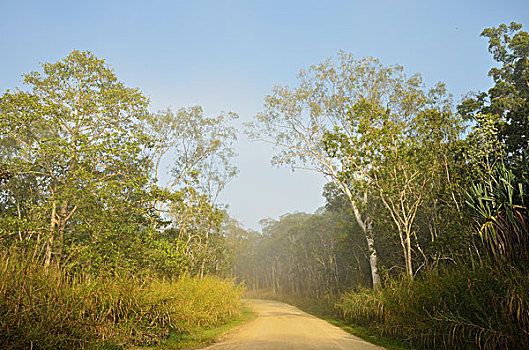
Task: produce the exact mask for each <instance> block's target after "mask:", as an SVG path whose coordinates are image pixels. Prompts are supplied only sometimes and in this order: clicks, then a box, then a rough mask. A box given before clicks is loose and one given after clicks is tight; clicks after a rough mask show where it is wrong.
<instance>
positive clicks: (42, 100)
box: [0, 51, 153, 265]
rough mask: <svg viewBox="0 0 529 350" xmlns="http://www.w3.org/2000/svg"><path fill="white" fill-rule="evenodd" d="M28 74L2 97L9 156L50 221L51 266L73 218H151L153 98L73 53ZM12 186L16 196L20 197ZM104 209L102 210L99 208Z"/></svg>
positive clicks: (86, 55) (1, 125)
mask: <svg viewBox="0 0 529 350" xmlns="http://www.w3.org/2000/svg"><path fill="white" fill-rule="evenodd" d="M42 68H43V72H42V73H39V72H32V73H29V74H26V75H24V83H25V84H26V85H28V86H29V88H28V89H27V90H26V91H25V90H19V89H16V90H15V91H14V92H11V91H9V90H8V91H7V92H6V93H5V94H4V95H3V96H2V97H1V98H0V115H1V121H0V135H1V136H0V137H1V140H0V141H1V142H2V143H3V144H7V145H9V147H7V148H4V149H3V150H2V156H3V158H5V160H4V161H6V162H7V166H8V168H9V169H10V171H11V172H12V175H13V178H16V179H17V181H19V182H25V183H28V182H32V186H31V189H32V191H33V192H34V195H33V196H32V197H31V198H28V199H30V200H31V201H26V203H25V205H26V206H28V207H33V208H38V211H40V212H41V215H40V217H41V218H45V217H47V218H48V219H47V220H48V228H47V229H46V231H45V232H46V237H47V238H46V240H45V257H44V260H45V264H46V265H49V264H50V263H51V262H52V261H55V262H57V263H58V262H59V261H60V260H61V258H62V256H63V251H64V242H65V234H66V232H67V228H68V225H70V223H73V222H75V223H80V222H84V223H88V222H89V221H90V220H89V219H90V218H91V217H93V215H96V214H97V213H99V214H102V213H106V214H105V215H107V214H109V215H108V216H107V218H112V217H114V218H122V219H123V218H131V219H132V218H133V217H135V218H138V217H141V216H144V215H145V213H146V212H148V211H147V210H145V209H146V206H148V200H146V193H147V192H148V191H147V190H148V186H147V185H148V183H147V176H148V174H149V167H150V162H149V161H148V157H147V152H148V150H149V148H150V147H152V145H153V140H152V139H151V138H150V137H149V136H148V135H147V134H146V133H145V132H144V129H145V124H144V123H145V121H146V120H147V119H148V118H149V113H148V112H147V109H146V108H147V105H148V100H147V98H146V97H145V96H143V95H142V94H141V92H140V91H139V90H138V89H134V88H128V87H125V86H124V85H123V83H121V82H119V81H118V79H117V77H116V76H115V74H114V72H113V71H112V69H111V68H109V67H108V66H107V65H106V64H105V61H104V60H102V59H99V58H97V57H95V56H94V55H93V54H92V53H90V52H80V51H72V52H71V53H70V54H69V55H68V56H67V57H66V58H65V59H63V60H60V61H58V62H55V63H44V64H43V65H42ZM18 190H19V188H11V197H12V198H15V197H17V198H21V196H20V195H19V194H17V191H18ZM96 209H99V210H96Z"/></svg>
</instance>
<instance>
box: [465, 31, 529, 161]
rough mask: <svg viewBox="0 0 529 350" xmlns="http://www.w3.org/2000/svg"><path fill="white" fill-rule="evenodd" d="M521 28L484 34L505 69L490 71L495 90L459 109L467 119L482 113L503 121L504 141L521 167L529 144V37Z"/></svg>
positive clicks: (472, 96) (473, 96) (470, 98)
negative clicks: (522, 158) (524, 152)
mask: <svg viewBox="0 0 529 350" xmlns="http://www.w3.org/2000/svg"><path fill="white" fill-rule="evenodd" d="M521 28H522V25H521V24H518V23H515V22H511V24H510V25H506V24H501V25H499V26H498V27H497V28H495V27H492V28H486V29H484V30H483V32H482V33H481V36H483V37H486V38H488V41H489V52H490V53H491V54H492V55H493V57H494V60H495V61H496V62H499V63H500V64H501V67H493V68H492V69H491V70H490V71H489V76H490V77H492V79H493V80H494V86H493V87H492V88H490V89H489V90H488V91H487V92H481V93H475V94H470V95H469V96H467V98H466V99H464V100H463V102H462V103H461V105H460V106H459V111H460V113H461V114H462V115H464V116H465V117H467V118H470V119H473V118H474V117H475V116H476V115H477V113H481V114H482V115H486V114H491V115H492V116H494V117H495V118H497V119H498V120H499V137H500V140H501V141H502V142H504V143H505V145H506V151H507V157H508V160H509V161H510V162H512V163H514V164H520V163H521V157H522V153H523V151H524V150H526V149H528V142H529V136H528V135H529V33H527V32H525V31H522V30H521ZM478 122H479V120H478Z"/></svg>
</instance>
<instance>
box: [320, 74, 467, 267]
mask: <svg viewBox="0 0 529 350" xmlns="http://www.w3.org/2000/svg"><path fill="white" fill-rule="evenodd" d="M395 78H396V79H397V80H400V83H399V84H398V86H399V88H401V90H400V91H399V92H398V95H396V96H393V99H392V100H389V101H387V103H385V104H384V105H382V104H381V101H376V100H375V101H373V100H368V99H367V98H363V99H361V100H359V101H357V102H356V103H354V104H353V105H352V106H351V107H350V110H349V112H348V113H347V118H346V123H344V125H340V126H335V127H334V129H333V130H332V131H327V132H326V134H325V141H324V145H325V149H326V151H327V153H328V154H329V155H331V156H332V157H334V158H337V159H340V161H341V162H342V171H341V172H340V175H341V176H342V177H343V178H344V179H349V180H350V181H351V183H353V184H355V185H356V186H359V187H361V188H365V189H371V190H372V191H373V192H374V194H376V197H377V199H379V200H380V201H381V202H382V205H383V207H384V208H385V209H386V210H387V212H388V213H389V215H390V217H391V219H392V222H393V224H394V225H395V227H396V229H397V233H398V237H399V240H400V244H401V247H402V256H403V258H404V262H405V267H406V272H407V274H408V275H410V276H412V277H413V276H414V274H415V270H414V268H413V259H412V250H413V249H416V250H417V252H416V253H417V254H421V255H425V253H424V250H423V249H422V247H421V245H420V242H419V239H418V237H417V230H416V228H415V219H416V217H417V213H418V211H419V210H420V208H421V206H422V204H423V203H424V202H425V201H426V198H427V197H428V196H429V192H430V191H432V190H433V189H432V183H433V181H434V179H435V177H436V175H437V174H438V173H439V172H441V171H442V172H444V170H447V171H449V169H448V168H445V169H442V170H441V169H439V165H437V164H436V163H438V162H440V159H439V154H440V153H443V152H444V153H445V155H446V150H445V148H446V146H445V144H446V143H448V144H451V143H453V142H456V141H457V139H458V136H459V133H460V132H461V130H462V126H461V122H460V121H459V120H458V118H457V117H456V116H454V115H453V113H452V105H451V98H450V96H449V95H447V94H446V90H445V88H444V86H443V85H438V86H437V87H435V88H433V89H431V90H430V91H429V92H426V91H425V89H424V87H423V84H422V82H421V80H420V77H419V76H414V77H411V78H410V79H407V80H406V79H405V78H404V76H403V75H400V76H399V77H395ZM445 161H446V159H445ZM444 165H446V166H448V165H447V164H444ZM438 185H439V184H438ZM424 258H425V259H424V260H425V261H426V260H427V258H426V256H424Z"/></svg>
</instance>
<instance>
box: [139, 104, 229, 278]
mask: <svg viewBox="0 0 529 350" xmlns="http://www.w3.org/2000/svg"><path fill="white" fill-rule="evenodd" d="M236 118H238V116H237V115H236V114H234V113H221V114H220V115H218V116H217V117H208V116H205V115H204V112H203V110H202V108H201V107H198V106H195V107H190V108H181V109H179V110H178V111H176V112H173V111H171V110H166V111H161V112H158V113H157V114H156V115H155V117H154V118H152V119H151V120H150V125H149V127H150V129H149V131H150V134H152V135H153V137H154V138H156V139H157V140H158V143H157V144H156V148H155V150H154V152H153V163H154V164H155V166H154V169H153V170H154V174H153V181H156V182H157V185H158V186H160V187H161V188H163V189H164V191H165V193H176V194H177V196H176V198H174V199H173V200H171V199H170V197H171V196H169V197H167V196H166V197H165V199H163V200H160V201H158V202H157V203H155V205H156V208H157V210H158V211H159V212H160V213H165V214H167V216H169V218H170V219H171V221H172V224H173V227H174V228H176V229H177V230H178V231H179V234H178V239H179V240H181V241H183V242H185V244H186V254H188V258H189V261H191V262H192V263H191V266H192V269H194V270H196V271H199V273H200V275H201V276H203V275H204V273H205V272H206V270H207V269H206V265H210V267H211V268H212V269H213V270H215V271H216V270H218V262H215V261H216V260H218V258H219V256H220V255H219V254H220V252H222V251H223V249H222V247H221V245H222V242H223V238H222V236H221V223H222V220H223V217H224V215H225V213H224V212H223V211H221V210H220V208H219V206H218V204H217V200H218V196H219V194H220V192H221V191H222V190H223V189H224V187H225V186H226V185H227V184H228V182H229V181H231V180H232V179H233V178H234V177H235V176H236V175H237V168H236V167H235V166H234V165H233V164H232V162H231V161H232V158H233V157H234V156H235V152H234V150H233V149H232V144H233V142H234V141H235V140H236V138H237V135H236V132H235V129H234V127H233V126H232V125H230V123H231V122H232V121H233V120H234V119H236ZM163 164H171V165H170V166H169V171H168V172H169V174H170V175H169V176H165V178H163V179H160V171H161V169H160V168H161V166H162V165H163ZM173 197H174V196H173ZM196 266H198V268H196Z"/></svg>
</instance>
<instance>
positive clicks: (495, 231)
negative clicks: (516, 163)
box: [468, 156, 529, 268]
mask: <svg viewBox="0 0 529 350" xmlns="http://www.w3.org/2000/svg"><path fill="white" fill-rule="evenodd" d="M528 164H529V163H528V161H527V158H526V157H525V156H524V162H523V163H522V165H523V168H522V173H521V175H520V176H516V174H515V173H514V172H513V171H512V170H511V169H509V168H507V166H506V165H505V164H504V163H497V164H496V166H495V167H494V169H493V173H492V174H491V176H490V177H489V178H488V179H486V181H485V182H483V183H474V184H473V185H472V186H471V187H470V189H469V193H468V204H469V206H470V207H471V209H472V211H473V214H474V217H475V222H476V231H477V234H478V235H479V237H480V238H481V243H482V244H483V246H484V247H485V252H486V253H487V255H488V256H489V257H490V258H491V259H492V260H493V261H494V262H495V263H496V264H498V265H499V266H505V265H506V266H507V267H508V268H509V267H517V268H525V266H526V264H527V261H528V259H529V167H528Z"/></svg>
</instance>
